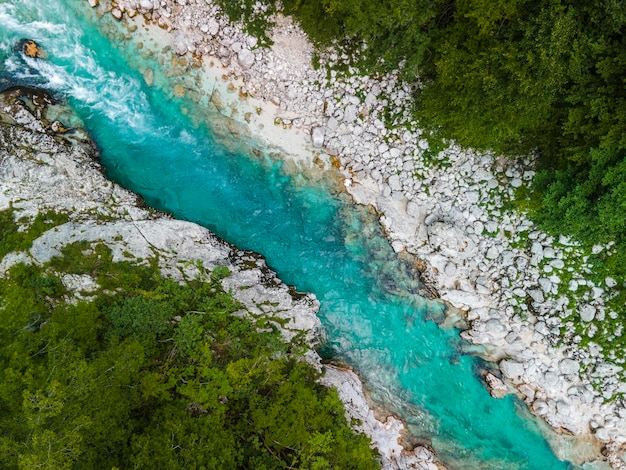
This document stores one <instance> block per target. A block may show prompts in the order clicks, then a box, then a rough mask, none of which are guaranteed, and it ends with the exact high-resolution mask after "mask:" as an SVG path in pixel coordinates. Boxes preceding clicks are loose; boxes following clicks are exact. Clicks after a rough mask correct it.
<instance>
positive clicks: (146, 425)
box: [0, 214, 377, 469]
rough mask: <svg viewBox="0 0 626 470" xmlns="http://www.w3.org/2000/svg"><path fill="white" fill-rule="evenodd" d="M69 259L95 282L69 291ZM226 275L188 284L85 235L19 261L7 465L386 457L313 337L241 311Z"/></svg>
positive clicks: (2, 294)
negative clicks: (329, 383)
mask: <svg viewBox="0 0 626 470" xmlns="http://www.w3.org/2000/svg"><path fill="white" fill-rule="evenodd" d="M2 215H3V216H6V214H2ZM4 218H5V219H7V220H8V219H9V217H4ZM5 222H6V220H5ZM2 225H6V224H2ZM18 233H22V232H14V233H13V234H9V235H8V236H6V237H5V238H4V240H2V241H3V243H2V244H1V245H4V244H5V243H11V244H12V245H11V246H13V245H14V244H16V243H19V242H20V241H22V240H23V238H20V237H23V235H18ZM67 273H69V274H74V275H84V274H88V275H90V276H92V277H93V278H94V279H95V280H96V282H97V284H98V286H99V288H98V290H97V292H90V293H89V292H83V293H82V295H84V296H87V297H86V298H85V299H84V300H78V299H77V298H76V297H75V296H74V295H73V294H72V295H70V293H68V292H67V290H66V288H65V286H64V284H63V283H62V282H61V276H62V275H64V274H67ZM225 275H228V271H227V270H225V269H222V268H217V269H215V270H214V271H213V272H212V273H211V276H210V278H208V279H206V281H205V282H201V281H190V282H189V283H187V284H185V285H181V284H179V283H178V282H175V281H172V280H168V279H165V278H163V277H162V276H161V275H160V274H159V272H158V270H157V269H155V268H154V267H152V266H146V265H143V266H142V265H137V264H135V263H130V262H121V263H114V262H113V261H112V256H111V252H110V250H109V249H108V248H106V247H105V246H104V245H98V246H96V247H89V246H87V245H86V244H82V243H77V244H74V245H70V246H68V247H67V248H66V249H65V250H64V252H63V256H61V257H57V258H54V259H53V260H52V261H51V262H50V263H48V264H47V265H46V266H42V267H36V266H26V265H24V264H17V265H15V266H13V267H12V268H11V269H10V271H9V273H8V274H7V276H5V277H4V278H0V299H1V301H0V467H1V468H3V469H14V468H15V469H17V468H54V469H93V468H103V469H113V468H120V469H123V468H146V469H148V468H149V469H154V468H167V469H177V468H181V469H182V468H198V469H199V468H205V469H224V468H233V469H235V468H255V469H279V468H307V469H323V468H341V469H350V468H352V469H372V468H377V463H376V460H375V459H374V458H373V453H372V451H371V450H370V448H369V440H368V439H367V438H366V437H365V436H363V435H357V434H354V433H353V431H352V430H351V428H350V427H349V426H348V424H347V423H346V420H345V418H344V411H343V407H342V404H341V402H340V401H339V399H338V396H337V394H336V392H335V391H332V390H329V389H326V388H325V387H323V386H321V385H319V384H318V383H317V382H316V379H317V377H318V372H317V371H316V370H315V369H314V368H312V367H311V366H309V365H308V364H306V363H304V362H302V361H301V360H299V353H300V351H301V349H302V345H300V344H299V343H297V342H293V343H285V342H284V341H283V339H282V337H281V335H280V333H279V332H278V331H277V330H276V328H275V327H273V326H272V324H271V323H269V322H267V321H265V320H263V319H261V320H258V321H257V322H256V324H253V323H252V322H251V321H249V320H247V319H245V318H241V317H240V316H233V315H232V313H233V312H235V311H237V310H239V309H240V308H241V306H240V305H239V304H238V303H237V302H236V301H235V300H234V299H233V297H232V296H231V295H230V294H229V293H227V292H224V291H223V290H222V288H221V283H220V279H221V278H223V276H225ZM260 329H262V331H260Z"/></svg>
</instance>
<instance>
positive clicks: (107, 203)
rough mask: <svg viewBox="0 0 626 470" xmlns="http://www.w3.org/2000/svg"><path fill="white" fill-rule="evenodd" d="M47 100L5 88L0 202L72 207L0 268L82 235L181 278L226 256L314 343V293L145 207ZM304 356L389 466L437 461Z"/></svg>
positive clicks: (271, 311) (349, 384) (44, 254)
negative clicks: (409, 447) (409, 446)
mask: <svg viewBox="0 0 626 470" xmlns="http://www.w3.org/2000/svg"><path fill="white" fill-rule="evenodd" d="M50 102H51V100H48V99H47V98H46V96H45V95H44V94H42V93H39V92H37V91H35V90H26V89H15V90H12V91H8V92H5V93H3V95H2V96H1V97H0V122H2V135H1V136H0V139H1V143H2V146H1V147H0V149H1V152H0V157H1V159H0V161H1V162H2V163H1V165H0V175H1V176H2V181H3V184H2V191H1V192H0V209H2V210H4V209H7V208H12V210H14V211H15V212H16V217H17V218H19V219H22V218H24V219H22V222H21V223H24V220H25V219H31V220H32V218H34V217H35V216H36V215H37V214H40V213H45V212H46V211H49V210H54V211H61V212H62V213H67V214H70V221H69V222H67V223H64V224H62V225H60V226H57V227H54V228H51V229H50V230H47V231H45V232H43V233H42V234H41V235H40V236H39V237H38V238H37V239H36V240H34V242H33V245H32V248H31V249H29V250H27V251H22V252H13V253H10V254H8V255H6V256H5V257H3V258H2V260H0V275H2V274H3V273H6V272H7V270H8V269H9V268H10V267H11V266H13V265H14V264H16V263H20V262H23V263H26V264H38V265H41V264H43V263H46V262H47V261H49V259H50V258H51V257H53V256H56V255H58V254H59V253H60V250H61V249H62V248H63V247H64V246H66V245H68V244H70V243H73V242H77V241H83V242H86V243H87V244H89V243H105V244H106V245H107V246H108V247H109V248H110V249H111V250H112V254H113V260H114V261H124V260H127V261H128V260H139V261H138V262H141V260H150V259H152V260H155V261H157V260H158V265H159V268H160V270H161V271H162V273H163V274H164V275H165V276H167V277H168V278H173V279H177V280H179V281H185V280H189V279H195V278H197V277H198V276H202V275H204V274H203V273H205V270H207V269H208V270H211V269H213V268H215V267H216V266H226V267H227V268H228V269H229V271H230V272H231V275H230V276H228V277H227V278H225V279H224V280H223V281H222V283H223V286H224V289H225V290H226V291H231V292H232V293H233V295H234V296H235V298H236V299H237V300H238V301H239V302H241V303H242V304H243V305H244V306H245V310H246V311H247V312H248V313H247V314H249V315H253V316H254V315H262V316H265V317H267V318H272V319H273V321H274V322H275V325H276V326H277V327H278V328H279V329H280V330H281V331H282V332H283V335H284V336H285V337H286V339H288V340H290V339H292V338H293V337H294V336H296V335H301V334H304V335H305V338H306V341H307V342H308V343H309V344H310V345H311V346H312V347H313V346H315V345H316V344H317V341H318V340H319V337H318V335H319V331H320V329H321V324H320V321H319V318H318V317H317V315H316V312H317V310H318V308H319V302H318V301H317V299H316V298H315V296H314V295H312V294H301V293H296V292H294V291H293V289H292V288H290V287H289V286H287V285H285V284H284V283H282V282H281V281H280V279H278V278H277V276H276V274H275V273H274V272H273V271H271V270H270V269H269V268H268V267H267V264H266V262H265V260H264V259H263V258H261V257H260V256H258V255H256V254H255V253H252V252H247V251H243V250H239V249H237V248H236V247H233V246H232V245H230V244H228V243H226V242H225V241H223V240H221V239H219V238H218V237H216V236H215V235H214V234H212V233H211V232H210V231H208V230H207V229H204V228H202V227H200V226H198V225H196V224H193V223H189V222H183V221H178V220H174V219H171V218H170V217H168V216H166V215H165V214H162V213H159V212H156V211H154V210H149V209H146V208H145V207H143V202H142V201H141V200H140V199H139V198H138V197H137V196H136V195H135V194H133V193H131V192H129V191H127V190H125V189H122V188H121V187H120V186H119V185H117V184H115V183H112V182H110V181H108V180H107V179H106V178H105V177H104V175H103V173H102V168H101V167H100V166H99V165H98V164H97V163H96V156H97V153H96V151H95V147H94V145H93V143H92V142H91V140H90V139H89V137H88V136H86V135H85V134H84V133H83V132H82V131H80V130H76V129H67V128H65V127H63V126H60V123H59V122H58V121H54V120H53V118H52V117H51V118H50V119H49V120H48V119H46V112H45V111H46V109H45V108H47V107H48V105H49V104H50ZM57 111H58V110H56V109H55V112H54V113H50V114H51V115H54V114H55V113H56V112H57ZM35 115H36V116H35ZM62 281H63V283H64V285H65V286H66V288H67V289H68V291H70V293H71V294H70V295H73V296H74V297H75V298H76V299H77V300H80V299H88V298H89V292H91V290H93V289H94V286H95V285H94V283H93V280H92V279H90V278H89V276H73V275H67V276H64V277H63V279H62ZM307 359H308V360H309V362H311V363H312V364H313V365H315V366H316V367H318V368H320V369H321V368H326V369H327V373H326V374H325V376H324V379H323V380H324V383H325V384H326V385H327V386H335V387H337V389H338V391H339V394H340V396H341V398H342V400H343V401H344V402H345V404H346V408H347V411H348V416H349V418H350V419H358V420H360V422H361V424H360V425H359V427H358V429H359V430H360V431H362V432H365V433H366V434H367V435H369V436H370V437H371V438H372V441H373V443H374V445H375V446H376V447H377V448H378V449H379V451H380V453H381V460H382V463H383V465H384V466H385V467H387V468H421V469H430V470H433V469H435V468H438V467H437V466H436V465H435V463H434V456H433V454H432V453H431V452H430V451H429V450H428V449H427V448H425V447H419V448H415V449H414V450H413V452H407V451H405V450H403V449H402V447H401V446H400V445H399V443H398V436H399V434H400V432H401V430H402V424H401V422H400V421H398V420H397V419H395V418H393V417H389V418H387V419H386V420H385V421H384V422H380V421H378V420H376V418H375V417H374V415H373V413H372V411H371V410H370V409H369V408H368V406H367V401H366V399H365V396H364V392H363V390H362V387H361V384H360V382H359V380H358V378H357V377H356V376H355V375H354V374H353V373H351V372H349V371H345V370H342V369H339V368H335V367H332V366H329V365H322V364H321V359H320V357H319V356H318V355H317V354H316V353H314V352H313V351H309V352H308V353H307Z"/></svg>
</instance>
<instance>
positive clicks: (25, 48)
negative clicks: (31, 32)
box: [18, 39, 47, 59]
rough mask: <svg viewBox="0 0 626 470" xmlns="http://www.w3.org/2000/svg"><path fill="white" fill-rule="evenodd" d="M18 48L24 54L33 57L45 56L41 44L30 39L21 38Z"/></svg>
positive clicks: (42, 57) (43, 57) (40, 57)
mask: <svg viewBox="0 0 626 470" xmlns="http://www.w3.org/2000/svg"><path fill="white" fill-rule="evenodd" d="M18 48H19V49H20V50H21V51H22V52H23V53H24V55H25V56H27V57H31V58H33V59H45V58H46V57H47V55H46V53H45V52H44V50H43V49H42V48H41V46H40V45H39V44H37V43H36V42H35V41H33V40H32V39H23V40H21V41H20V42H19V44H18Z"/></svg>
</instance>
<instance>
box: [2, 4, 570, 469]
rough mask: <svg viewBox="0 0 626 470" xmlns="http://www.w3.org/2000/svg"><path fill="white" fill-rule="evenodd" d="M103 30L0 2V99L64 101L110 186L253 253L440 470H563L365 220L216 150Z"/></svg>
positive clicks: (248, 159)
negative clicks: (23, 45) (38, 93)
mask: <svg viewBox="0 0 626 470" xmlns="http://www.w3.org/2000/svg"><path fill="white" fill-rule="evenodd" d="M103 21H104V20H98V19H97V18H96V17H95V16H93V14H92V13H91V11H90V10H89V7H88V4H87V2H86V1H85V0H46V1H36V0H0V89H4V88H7V87H9V86H15V85H21V86H23V85H29V86H33V87H42V88H44V89H46V90H48V91H49V92H51V93H52V94H53V96H55V97H57V98H59V99H62V100H64V101H66V102H67V103H68V104H69V105H70V107H71V109H72V110H73V112H74V115H73V116H67V117H66V124H73V123H80V125H82V126H84V127H85V128H86V129H87V130H88V131H89V133H90V134H91V135H92V137H93V138H94V140H95V141H96V143H97V145H98V147H99V149H100V152H101V158H102V163H103V164H104V166H105V167H106V169H107V174H108V176H109V177H110V178H111V179H113V180H115V181H118V182H119V183H121V184H122V185H124V186H126V187H127V188H129V189H131V190H133V191H135V192H137V193H139V194H141V195H142V196H143V197H144V199H145V200H146V202H147V203H148V204H149V205H152V206H154V207H156V208H159V209H163V210H166V211H169V212H171V213H172V214H174V215H175V216H176V217H178V218H182V219H187V220H191V221H195V222H197V223H200V224H202V225H204V226H206V227H208V228H210V229H211V230H213V231H214V232H216V233H217V234H218V235H219V236H221V237H222V238H224V239H226V240H228V241H229V242H231V243H233V244H235V245H237V246H238V247H240V248H245V249H250V250H254V251H256V252H258V253H261V254H262V255H263V256H265V257H266V259H267V261H268V264H269V265H270V266H271V267H272V269H274V270H276V271H277V272H278V274H279V276H280V277H281V278H282V279H283V280H284V281H285V282H287V283H289V284H293V285H294V286H296V288H297V289H298V290H300V291H310V292H314V293H315V295H316V296H317V297H318V298H319V300H320V302H321V310H320V313H319V315H320V317H321V319H322V322H323V324H324V327H325V330H326V335H327V344H326V346H325V347H324V350H323V351H322V354H324V355H325V356H327V357H331V358H333V359H335V360H338V361H341V362H344V363H347V364H349V365H350V366H352V367H354V369H355V370H357V371H358V372H359V374H360V375H361V376H362V377H363V380H364V382H365V383H366V385H367V387H368V388H369V389H370V390H371V392H372V397H373V398H374V399H375V400H376V401H377V402H378V403H380V404H381V405H382V406H384V407H385V408H387V409H389V410H392V411H393V412H394V413H396V414H398V415H399V416H401V417H402V418H403V419H404V420H405V422H406V423H407V424H408V426H409V429H410V431H411V433H412V434H413V435H414V436H416V437H418V438H424V439H426V440H428V441H429V442H431V443H432V446H433V448H434V449H435V450H436V452H437V453H438V455H439V456H440V458H441V460H442V461H443V462H444V463H445V464H446V465H448V466H449V467H450V468H452V469H474V468H480V469H537V470H548V469H566V468H575V466H574V465H572V464H570V463H567V462H562V461H560V460H559V459H558V458H557V457H555V455H554V453H553V452H552V450H551V448H550V446H549V445H548V443H547V441H546V438H545V437H544V436H543V435H542V433H541V432H540V429H539V428H540V426H541V425H540V424H539V423H537V421H536V420H535V419H534V418H532V417H531V416H530V414H529V413H528V412H527V411H526V410H525V407H524V406H523V404H521V403H520V402H518V401H517V400H516V399H514V398H513V397H510V396H509V397H507V398H505V399H501V400H496V399H493V398H491V397H490V395H489V393H488V391H487V390H486V388H485V386H484V385H483V383H482V382H481V379H480V378H479V377H480V376H479V372H480V369H481V368H483V367H485V364H484V363H482V362H481V361H480V360H479V359H477V358H476V357H473V356H471V355H469V354H465V353H464V352H463V349H464V345H463V343H462V341H461V340H460V339H459V335H458V333H459V332H458V331H457V330H455V329H453V328H444V327H440V326H438V324H437V323H436V322H435V321H433V319H439V318H441V316H442V314H443V306H442V305H441V304H440V303H438V302H435V301H430V300H427V299H425V298H423V297H421V296H420V295H418V289H419V285H418V282H417V281H416V278H415V275H414V273H413V272H412V270H411V267H410V264H409V263H407V262H406V261H402V260H400V259H399V258H398V257H397V256H396V255H395V254H394V252H393V250H392V249H391V247H390V245H389V243H388V242H387V240H386V239H385V238H384V237H383V236H382V233H381V231H380V228H379V226H378V223H377V219H376V217H375V215H373V214H371V213H370V212H369V211H368V210H366V209H365V208H359V207H355V206H354V205H353V204H351V203H350V200H349V199H348V198H347V197H345V195H344V196H342V195H340V194H339V195H338V194H337V193H336V192H335V191H332V190H331V189H330V187H325V186H324V184H322V183H320V182H319V181H317V182H315V183H312V182H308V181H306V180H304V179H303V178H302V177H296V176H287V175H285V173H284V171H282V169H281V163H280V161H279V160H276V159H271V158H270V157H269V156H268V155H266V156H264V155H261V156H260V157H259V155H258V152H257V155H255V156H254V157H253V155H252V154H251V153H250V152H246V151H245V149H246V146H245V145H243V144H242V145H241V146H240V147H238V148H240V149H242V150H240V151H233V150H232V148H235V147H233V146H229V148H230V149H231V150H227V149H226V148H225V147H224V146H223V145H220V144H218V143H216V141H215V139H214V138H212V137H211V135H210V132H209V131H208V130H207V129H208V128H207V127H206V126H198V125H196V124H194V123H192V122H191V120H190V119H189V118H188V117H187V116H185V114H184V113H182V112H181V106H186V107H187V109H189V110H191V111H192V112H191V114H194V113H193V109H194V106H198V104H194V103H191V102H190V103H185V102H184V101H182V100H177V99H173V98H172V97H171V95H170V94H169V93H167V92H166V89H165V88H163V89H161V88H158V87H152V88H148V87H147V86H146V85H145V83H144V81H143V79H142V76H141V74H140V73H139V71H138V68H139V65H138V59H137V57H133V54H131V53H129V48H128V47H127V44H126V42H124V41H111V40H110V39H109V37H108V36H107V35H105V34H103V33H102V32H101V31H100V29H99V28H102V25H103V24H104V22H103ZM22 38H32V39H34V40H36V41H37V42H38V43H39V44H41V46H42V47H43V48H44V49H45V50H46V51H47V52H48V54H49V58H48V59H47V60H34V59H28V58H26V57H25V56H24V55H23V54H22V53H21V52H19V51H17V50H16V45H17V43H18V42H19V40H20V39H22ZM146 60H148V59H146ZM150 66H151V67H153V68H154V69H155V74H158V73H159V70H160V69H159V64H158V63H156V62H155V63H153V64H150ZM67 121H69V122H67ZM0 184H1V182H0ZM465 346H467V345H465Z"/></svg>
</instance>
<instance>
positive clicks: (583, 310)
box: [578, 305, 596, 322]
mask: <svg viewBox="0 0 626 470" xmlns="http://www.w3.org/2000/svg"><path fill="white" fill-rule="evenodd" d="M578 313H579V314H580V319H581V320H582V321H584V322H590V321H593V319H594V318H595V316H596V308H595V307H594V306H593V305H583V306H582V307H580V308H579V309H578Z"/></svg>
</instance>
